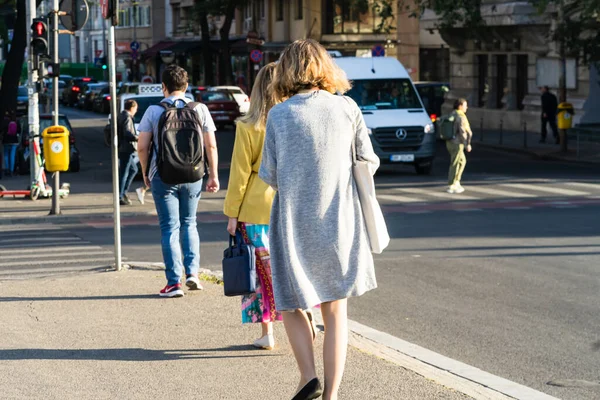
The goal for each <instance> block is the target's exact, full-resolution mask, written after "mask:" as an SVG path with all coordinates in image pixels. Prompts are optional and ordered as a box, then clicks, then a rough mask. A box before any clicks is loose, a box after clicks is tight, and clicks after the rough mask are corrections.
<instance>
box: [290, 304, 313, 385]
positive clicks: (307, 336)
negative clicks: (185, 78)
mask: <svg viewBox="0 0 600 400" xmlns="http://www.w3.org/2000/svg"><path fill="white" fill-rule="evenodd" d="M283 325H284V326H285V331H286V332H287V336H288V339H289V341H290V345H291V346H292V351H293V352H294V357H296V362H297V363H298V369H299V370H300V383H299V384H298V389H297V390H296V392H297V391H299V390H300V389H302V388H303V387H304V385H306V384H307V383H308V382H310V381H311V380H312V379H314V378H316V377H317V372H316V368H315V355H314V352H313V340H312V339H313V336H312V330H311V328H310V325H309V322H308V318H307V317H306V314H305V313H304V312H303V311H302V310H296V311H293V312H284V313H283Z"/></svg>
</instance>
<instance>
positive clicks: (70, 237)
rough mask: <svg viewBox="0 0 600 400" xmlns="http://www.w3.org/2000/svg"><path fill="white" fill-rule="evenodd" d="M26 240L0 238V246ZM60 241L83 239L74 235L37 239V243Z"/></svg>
mask: <svg viewBox="0 0 600 400" xmlns="http://www.w3.org/2000/svg"><path fill="white" fill-rule="evenodd" d="M24 240H25V239H23V238H14V237H13V238H3V237H0V244H2V243H12V242H17V243H19V242H23V241H24ZM59 240H82V239H81V238H79V237H77V236H73V235H68V236H65V237H56V236H52V237H39V238H36V239H35V241H36V242H38V243H39V242H56V241H59Z"/></svg>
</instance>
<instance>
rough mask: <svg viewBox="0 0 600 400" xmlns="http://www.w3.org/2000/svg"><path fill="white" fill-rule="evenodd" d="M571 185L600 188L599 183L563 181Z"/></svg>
mask: <svg viewBox="0 0 600 400" xmlns="http://www.w3.org/2000/svg"><path fill="white" fill-rule="evenodd" d="M563 183H566V184H567V185H570V186H578V187H582V188H587V189H595V190H600V184H597V183H586V182H563Z"/></svg>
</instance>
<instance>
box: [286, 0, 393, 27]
mask: <svg viewBox="0 0 600 400" xmlns="http://www.w3.org/2000/svg"><path fill="white" fill-rule="evenodd" d="M298 2H299V3H300V1H299V0H298ZM377 9H378V8H377V7H376V0H355V1H347V0H333V1H328V2H327V3H326V8H325V14H324V16H323V18H324V21H325V24H324V29H325V31H324V33H326V34H332V33H373V32H375V31H376V30H377V28H378V27H379V25H380V24H381V21H382V19H381V17H380V16H379V14H378V11H377Z"/></svg>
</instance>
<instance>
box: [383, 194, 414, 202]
mask: <svg viewBox="0 0 600 400" xmlns="http://www.w3.org/2000/svg"><path fill="white" fill-rule="evenodd" d="M377 198H378V199H380V200H387V201H392V202H394V203H419V202H422V201H423V200H419V199H417V198H414V197H408V196H399V195H390V194H379V195H377Z"/></svg>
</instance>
